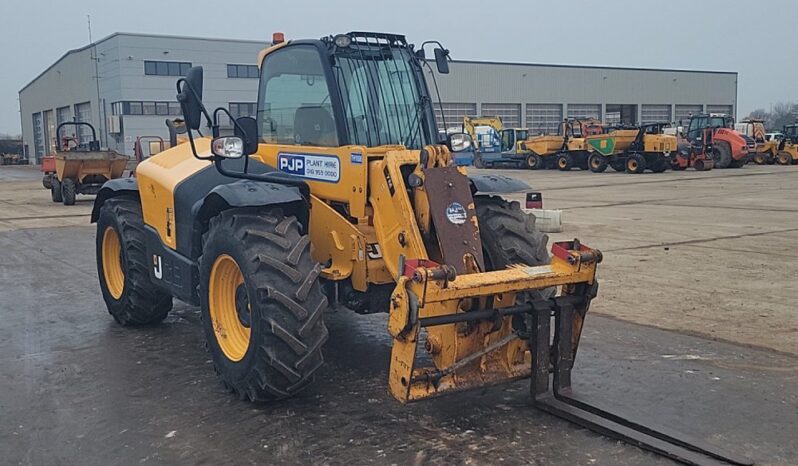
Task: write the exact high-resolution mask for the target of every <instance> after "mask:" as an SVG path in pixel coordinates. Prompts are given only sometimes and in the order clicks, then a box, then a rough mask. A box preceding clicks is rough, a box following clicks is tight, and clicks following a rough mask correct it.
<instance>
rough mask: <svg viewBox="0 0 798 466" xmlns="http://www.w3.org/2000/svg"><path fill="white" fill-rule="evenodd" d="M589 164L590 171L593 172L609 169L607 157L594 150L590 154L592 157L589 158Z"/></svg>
mask: <svg viewBox="0 0 798 466" xmlns="http://www.w3.org/2000/svg"><path fill="white" fill-rule="evenodd" d="M587 164H588V166H589V167H590V171H592V172H593V173H601V172H603V171H604V170H606V169H607V165H608V163H607V158H606V157H604V156H603V155H601V154H599V153H598V152H593V153H592V154H590V157H588V159H587Z"/></svg>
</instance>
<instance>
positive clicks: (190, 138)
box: [186, 128, 214, 160]
mask: <svg viewBox="0 0 798 466" xmlns="http://www.w3.org/2000/svg"><path fill="white" fill-rule="evenodd" d="M186 135H187V136H188V143H189V145H191V152H192V153H193V154H194V157H195V158H197V159H199V160H213V159H214V157H213V155H209V156H208V157H203V156H201V155H199V154H197V147H196V146H195V145H194V135H193V134H192V133H191V129H190V128H186Z"/></svg>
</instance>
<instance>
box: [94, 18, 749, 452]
mask: <svg viewBox="0 0 798 466" xmlns="http://www.w3.org/2000/svg"><path fill="white" fill-rule="evenodd" d="M427 44H434V45H435V48H434V52H435V59H434V60H429V61H428V60H426V59H425V56H424V46H425V45H427ZM447 60H448V52H447V51H446V50H445V49H444V48H443V47H442V46H441V45H440V44H439V43H437V42H425V43H424V44H422V46H421V47H420V48H419V49H415V48H414V46H412V45H410V44H408V43H407V42H406V40H405V38H404V36H401V35H394V34H383V33H365V32H353V33H349V34H339V35H336V36H328V37H324V38H322V39H319V40H292V41H285V40H283V39H282V34H275V36H274V42H273V44H272V46H270V47H269V48H267V49H266V50H264V51H263V52H261V54H260V57H259V60H258V63H259V66H260V85H259V93H258V112H257V119H253V118H250V117H242V118H238V119H232V118H230V115H229V113H228V112H227V110H226V109H224V108H218V109H216V110H215V111H213V112H209V111H208V110H207V109H206V108H205V106H204V105H203V104H202V87H203V86H202V74H203V71H202V68H201V67H195V68H192V69H191V70H190V71H189V72H188V74H187V75H186V77H185V78H181V79H180V80H178V83H177V90H178V101H179V102H180V104H181V107H182V110H183V114H184V118H185V124H186V128H187V133H186V136H187V138H188V143H185V144H180V145H177V146H176V147H172V148H170V149H167V150H165V151H163V152H160V153H158V154H156V155H153V156H152V157H150V158H148V159H146V160H144V161H143V162H142V163H141V164H140V165H139V166H138V167H137V170H136V178H126V179H120V180H114V181H111V182H108V183H106V184H105V186H104V187H103V188H102V189H101V191H100V192H99V194H98V196H97V200H96V202H95V205H94V210H93V212H92V221H93V222H96V224H97V267H98V275H99V279H100V287H101V291H102V295H103V298H104V300H105V302H106V304H107V307H108V311H109V312H110V314H111V315H112V316H113V317H114V318H115V319H116V320H117V321H118V322H119V323H121V324H123V325H140V324H153V323H157V322H159V321H160V320H162V319H163V318H164V317H165V316H166V315H167V313H168V312H169V311H170V309H171V307H172V301H173V299H174V298H177V299H179V300H182V301H185V302H187V303H190V304H193V305H198V306H199V307H200V308H201V315H202V326H203V328H204V331H205V335H206V338H207V341H208V348H209V351H210V353H211V357H212V360H213V363H214V365H215V367H216V370H217V371H218V373H219V375H220V377H221V379H222V381H223V382H224V384H225V385H226V386H228V387H229V388H230V389H231V390H232V391H233V392H235V393H236V394H238V395H239V396H240V397H242V398H247V399H250V400H274V399H279V398H284V397H288V396H291V395H294V394H295V393H297V392H298V391H299V390H301V389H302V388H303V387H305V386H306V385H307V384H308V383H310V382H311V381H312V379H313V376H314V373H315V372H316V370H317V369H318V368H319V367H320V366H321V365H322V362H323V357H322V350H323V345H324V343H325V341H326V340H327V338H328V332H327V328H326V326H325V323H324V320H325V319H324V314H325V310H326V309H327V307H328V303H330V302H333V303H338V304H342V305H345V306H347V307H349V308H351V309H352V310H354V311H355V312H359V313H370V312H387V313H388V318H387V321H388V323H387V327H388V328H387V332H388V333H389V334H390V336H391V337H392V339H393V346H392V350H391V356H390V361H389V369H388V387H389V391H390V393H391V394H392V395H393V396H394V397H395V398H396V399H397V400H399V401H400V402H403V403H404V402H410V401H415V400H421V399H424V398H428V397H431V396H435V395H441V394H444V393H448V392H454V391H457V390H463V389H468V388H474V387H483V386H486V385H491V384H496V383H501V382H507V381H510V380H516V379H520V378H531V379H532V395H533V399H534V403H535V405H536V406H537V407H539V408H541V409H545V410H547V411H549V412H553V413H555V414H557V415H559V416H562V417H565V418H567V419H569V420H571V421H574V422H577V423H579V424H581V425H584V426H587V427H590V428H592V429H595V430H598V431H600V432H602V433H604V434H606V435H611V436H615V437H618V438H621V439H623V440H626V441H628V442H632V443H633V444H635V445H639V446H642V447H645V448H649V449H651V450H654V451H656V452H658V453H661V454H664V455H667V456H669V457H671V458H675V459H678V460H681V461H686V462H693V463H696V462H698V461H699V460H700V459H701V458H707V457H708V456H709V457H714V458H722V459H727V460H728V461H735V462H737V461H738V460H734V459H728V458H729V457H728V456H724V454H723V453H721V452H718V451H717V450H716V449H714V447H711V446H708V445H703V444H701V443H700V442H699V441H697V440H690V439H679V438H676V437H675V436H671V435H666V434H664V433H662V432H660V431H657V430H652V429H650V428H647V427H644V426H642V425H640V424H638V423H637V421H634V420H631V419H623V418H620V417H618V416H616V415H613V414H611V413H607V412H603V411H601V410H599V409H598V408H595V407H593V406H591V405H589V404H587V403H586V402H585V401H584V400H582V399H579V398H578V397H577V396H576V395H574V394H572V393H571V384H570V378H571V369H572V367H573V362H574V357H575V355H576V352H577V349H578V345H579V340H580V335H581V332H582V326H583V323H584V319H585V315H586V313H587V311H588V308H589V306H590V302H591V300H592V299H593V298H594V297H595V296H596V292H597V286H598V285H597V281H596V267H597V265H598V263H599V262H601V258H602V256H601V253H600V252H599V251H597V250H594V249H591V248H589V247H587V246H585V245H584V244H581V243H580V242H579V241H577V240H574V241H568V242H562V243H554V245H553V246H552V256H551V257H550V256H549V254H548V252H547V250H546V243H547V240H548V238H547V237H546V236H545V235H544V234H542V233H540V232H538V231H537V230H536V229H535V218H534V217H533V216H532V215H529V214H526V213H524V212H523V211H522V210H521V209H520V207H519V205H518V204H517V203H515V202H508V201H505V200H504V199H503V198H502V197H500V196H499V195H500V194H504V193H509V192H518V191H521V192H523V191H525V190H527V189H528V187H527V186H526V185H525V184H524V183H521V182H519V181H516V180H513V179H511V178H507V177H502V176H496V175H490V176H468V174H467V173H466V171H465V169H463V168H461V167H455V166H454V165H453V163H452V154H453V153H454V152H456V151H459V150H463V149H465V148H466V147H467V145H468V138H466V137H465V135H464V134H462V133H460V134H452V135H449V136H447V137H446V140H445V141H442V140H439V139H438V138H439V135H438V134H439V133H438V131H437V128H436V125H435V115H434V113H433V106H432V105H433V104H432V100H431V98H430V96H431V94H430V92H429V89H428V87H427V84H426V82H425V78H424V76H425V72H424V70H423V67H424V66H427V67H431V66H433V65H432V64H434V65H436V66H437V69H438V72H440V73H447V72H448V62H447ZM431 63H432V64H431ZM222 116H226V117H225V118H222ZM228 118H229V119H230V120H231V121H232V122H233V125H234V135H227V136H221V135H220V124H219V123H220V121H222V120H223V121H225V122H226V121H227V120H228ZM203 122H205V123H207V129H204V130H203V132H204V134H206V135H207V136H201V135H200V134H199V130H200V127H201V126H202V123H203ZM421 353H426V355H423V356H422V354H421ZM740 462H741V464H744V462H745V461H744V460H740Z"/></svg>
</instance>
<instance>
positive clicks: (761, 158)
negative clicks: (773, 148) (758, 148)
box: [753, 152, 768, 165]
mask: <svg viewBox="0 0 798 466" xmlns="http://www.w3.org/2000/svg"><path fill="white" fill-rule="evenodd" d="M753 160H754V163H755V164H757V165H765V164H766V163H768V161H767V154H766V153H765V152H757V153H756V154H754V159H753Z"/></svg>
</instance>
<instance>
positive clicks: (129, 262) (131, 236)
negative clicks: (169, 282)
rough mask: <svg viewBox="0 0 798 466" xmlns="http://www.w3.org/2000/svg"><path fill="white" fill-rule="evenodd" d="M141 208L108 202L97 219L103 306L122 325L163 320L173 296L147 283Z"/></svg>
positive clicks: (124, 201)
mask: <svg viewBox="0 0 798 466" xmlns="http://www.w3.org/2000/svg"><path fill="white" fill-rule="evenodd" d="M144 235H145V233H144V221H143V220H142V215H141V205H140V204H139V203H138V201H136V200H135V199H132V198H125V197H117V198H112V199H108V200H107V201H105V202H104V203H103V205H102V207H101V208H100V214H99V216H98V218H97V241H96V242H97V275H98V276H99V278H100V290H101V291H102V295H103V299H104V300H105V305H106V307H107V308H108V312H109V313H110V314H111V315H112V316H113V318H114V320H116V321H117V322H119V323H120V324H122V325H146V324H154V323H157V322H160V321H162V320H163V319H164V318H165V317H166V315H167V314H168V313H169V311H170V310H171V309H172V297H171V296H170V295H169V294H168V293H166V292H164V291H161V289H160V288H158V287H156V286H155V285H154V284H153V283H152V282H151V281H150V274H149V272H150V264H151V263H152V261H150V260H149V258H148V256H147V250H146V248H145V236H144Z"/></svg>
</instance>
